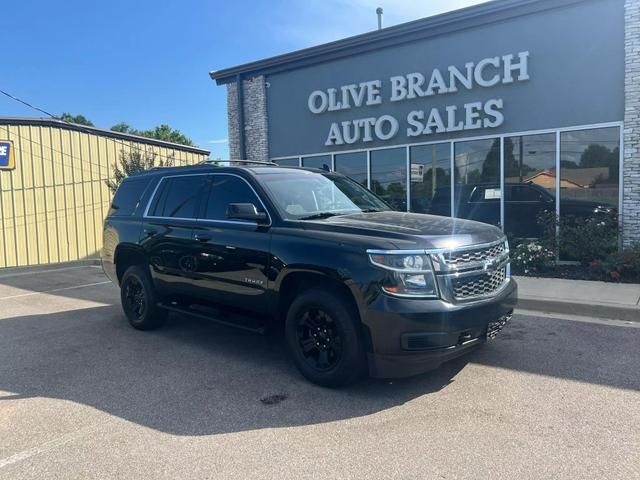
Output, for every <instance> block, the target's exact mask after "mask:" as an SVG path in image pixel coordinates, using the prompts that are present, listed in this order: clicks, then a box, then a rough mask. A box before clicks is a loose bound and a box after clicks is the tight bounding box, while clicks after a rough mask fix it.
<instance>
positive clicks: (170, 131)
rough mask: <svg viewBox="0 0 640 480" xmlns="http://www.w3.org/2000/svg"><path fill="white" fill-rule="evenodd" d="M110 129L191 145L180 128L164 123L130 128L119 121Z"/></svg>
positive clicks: (190, 141)
mask: <svg viewBox="0 0 640 480" xmlns="http://www.w3.org/2000/svg"><path fill="white" fill-rule="evenodd" d="M111 130H112V131H114V132H120V133H130V134H131V135H138V136H141V137H147V138H155V139H156V140H163V141H165V142H172V143H179V144H181V145H193V141H192V140H191V139H190V138H189V137H187V136H186V135H185V134H183V133H182V132H181V131H180V130H178V129H175V128H171V127H170V126H169V125H167V124H165V123H163V124H162V125H158V126H157V127H155V128H152V129H149V130H138V129H137V128H132V127H131V126H130V125H129V124H128V123H126V122H120V123H116V124H115V125H114V126H113V127H111Z"/></svg>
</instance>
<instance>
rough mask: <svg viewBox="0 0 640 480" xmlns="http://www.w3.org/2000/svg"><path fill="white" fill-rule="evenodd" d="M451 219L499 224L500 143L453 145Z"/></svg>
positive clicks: (483, 141)
mask: <svg viewBox="0 0 640 480" xmlns="http://www.w3.org/2000/svg"><path fill="white" fill-rule="evenodd" d="M454 168H455V171H454V177H455V192H454V193H455V204H454V216H456V217H458V218H466V219H469V220H476V221H478V222H484V223H491V224H493V225H498V224H499V223H500V199H501V197H502V194H501V192H500V139H499V138H495V139H487V140H472V141H469V142H456V143H455V156H454Z"/></svg>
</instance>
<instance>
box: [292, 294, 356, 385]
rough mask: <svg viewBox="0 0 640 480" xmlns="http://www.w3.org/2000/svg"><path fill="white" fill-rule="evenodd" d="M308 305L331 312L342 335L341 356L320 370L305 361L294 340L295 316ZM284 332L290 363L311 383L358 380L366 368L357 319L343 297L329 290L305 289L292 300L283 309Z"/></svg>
mask: <svg viewBox="0 0 640 480" xmlns="http://www.w3.org/2000/svg"><path fill="white" fill-rule="evenodd" d="M311 308H319V309H322V310H324V311H325V312H326V313H327V314H328V315H329V316H331V318H332V320H333V321H334V322H335V323H336V327H337V329H338V330H339V333H340V335H341V337H342V348H343V351H342V356H341V358H340V360H339V362H338V364H337V365H336V366H335V367H334V368H332V369H331V370H328V371H320V370H317V369H315V368H313V367H312V366H311V365H309V364H308V363H307V361H306V360H305V358H304V355H303V353H302V351H301V349H300V346H299V344H298V338H297V327H298V319H299V317H300V316H301V315H302V314H304V312H305V311H307V310H309V309H311ZM285 336H286V341H287V346H288V348H289V352H290V355H291V356H292V358H293V361H294V363H295V364H296V366H297V367H298V369H299V370H300V372H301V373H302V375H303V376H304V377H305V378H307V379H308V380H310V381H311V382H313V383H316V384H318V385H322V386H325V387H340V386H345V385H348V384H350V383H353V382H355V381H356V380H358V379H359V378H360V377H361V376H362V375H364V373H365V371H366V354H365V352H364V344H363V341H362V335H361V333H360V326H359V320H358V319H357V317H356V316H355V315H354V313H353V312H352V309H351V308H349V304H348V303H347V301H346V300H345V299H344V298H342V296H340V295H336V294H335V293H333V292H331V291H329V290H326V289H322V288H314V289H310V290H306V291H304V292H302V293H301V294H299V295H298V296H297V297H296V298H295V299H294V300H293V302H292V303H291V305H290V307H289V311H288V312H287V317H286V322H285Z"/></svg>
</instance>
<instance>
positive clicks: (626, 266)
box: [590, 244, 640, 282]
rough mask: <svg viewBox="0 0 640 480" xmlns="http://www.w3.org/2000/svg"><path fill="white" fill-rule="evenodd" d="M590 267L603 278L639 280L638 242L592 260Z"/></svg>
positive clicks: (639, 251) (639, 249) (639, 245)
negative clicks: (601, 258)
mask: <svg viewBox="0 0 640 480" xmlns="http://www.w3.org/2000/svg"><path fill="white" fill-rule="evenodd" d="M590 267H591V270H592V271H594V272H596V273H598V274H599V275H600V276H601V277H602V279H603V280H608V281H614V282H617V281H630V282H634V281H635V282H640V244H637V245H634V246H631V247H628V248H625V249H624V250H622V251H615V252H612V253H610V254H609V255H608V256H607V257H606V258H605V259H603V260H601V261H599V260H594V261H593V262H591V265H590Z"/></svg>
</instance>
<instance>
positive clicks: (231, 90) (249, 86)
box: [227, 76, 269, 161]
mask: <svg viewBox="0 0 640 480" xmlns="http://www.w3.org/2000/svg"><path fill="white" fill-rule="evenodd" d="M242 86H243V93H244V109H243V110H244V126H243V127H244V143H245V150H246V155H245V159H246V160H260V161H266V160H268V159H269V142H268V127H267V125H268V123H267V89H266V84H265V79H264V76H258V77H253V78H250V79H247V80H243V82H242ZM227 121H228V129H229V156H230V159H232V160H233V159H239V158H240V131H239V129H238V92H237V85H236V83H235V82H232V83H229V84H227Z"/></svg>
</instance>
